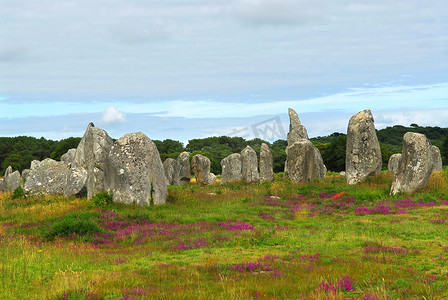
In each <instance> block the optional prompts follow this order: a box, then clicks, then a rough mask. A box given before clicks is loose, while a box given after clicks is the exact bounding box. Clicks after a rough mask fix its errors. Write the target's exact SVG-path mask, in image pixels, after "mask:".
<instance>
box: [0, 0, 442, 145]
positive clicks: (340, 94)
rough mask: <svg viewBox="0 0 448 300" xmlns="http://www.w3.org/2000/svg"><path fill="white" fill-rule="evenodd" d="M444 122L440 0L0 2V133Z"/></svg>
mask: <svg viewBox="0 0 448 300" xmlns="http://www.w3.org/2000/svg"><path fill="white" fill-rule="evenodd" d="M288 107H292V108H294V109H295V110H296V111H297V113H298V114H299V117H300V118H301V121H302V123H303V124H304V125H305V126H306V127H307V129H308V132H309V135H310V136H318V135H328V134H331V133H332V132H335V131H338V132H346V127H347V124H348V120H349V118H350V116H352V115H353V114H355V113H357V112H359V111H361V110H364V109H367V108H370V109H371V110H372V113H373V115H374V117H375V124H376V127H377V128H383V127H386V126H390V125H394V124H401V125H406V126H408V125H410V124H411V123H417V124H419V125H421V126H430V125H431V126H441V127H448V1H446V0H427V1H420V0H405V1H389V0H387V1H386V0H377V1H365V0H358V1H351V0H188V1H187V0H73V1H65V0H40V1H35V0H0V136H17V135H29V136H36V137H41V136H44V137H46V138H51V139H62V138H66V137H70V136H82V134H83V132H84V130H85V128H86V127H87V124H88V123H89V122H90V121H93V122H94V123H95V124H96V126H98V127H101V128H104V129H105V130H107V131H108V132H109V134H110V135H111V136H112V137H115V138H118V137H120V136H121V135H123V134H124V133H127V132H132V131H143V132H144V133H146V134H147V135H148V136H149V137H150V138H153V139H166V138H171V139H176V140H180V141H183V142H185V141H187V140H188V139H191V138H202V137H206V136H212V135H232V136H234V135H239V136H244V137H246V138H251V137H254V136H259V137H261V138H265V139H269V140H275V139H277V138H279V137H284V135H285V133H286V132H287V129H288V119H287V109H288Z"/></svg>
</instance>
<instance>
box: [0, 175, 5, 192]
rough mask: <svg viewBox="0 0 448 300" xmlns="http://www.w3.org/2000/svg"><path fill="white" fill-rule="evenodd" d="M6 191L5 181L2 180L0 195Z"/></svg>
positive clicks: (0, 179)
mask: <svg viewBox="0 0 448 300" xmlns="http://www.w3.org/2000/svg"><path fill="white" fill-rule="evenodd" d="M4 191H5V179H3V178H0V193H1V192H4Z"/></svg>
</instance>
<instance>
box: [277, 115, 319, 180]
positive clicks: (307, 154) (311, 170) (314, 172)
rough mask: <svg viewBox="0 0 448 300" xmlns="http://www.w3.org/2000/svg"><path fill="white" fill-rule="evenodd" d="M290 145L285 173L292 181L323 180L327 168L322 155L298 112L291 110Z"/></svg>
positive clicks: (287, 151)
mask: <svg viewBox="0 0 448 300" xmlns="http://www.w3.org/2000/svg"><path fill="white" fill-rule="evenodd" d="M288 113H289V133H288V147H286V162H285V174H286V175H287V176H288V178H289V179H290V180H291V181H296V182H309V181H314V180H323V179H324V177H325V173H326V172H327V168H326V167H325V165H324V161H323V159H322V155H321V154H320V151H319V149H317V148H316V147H315V146H314V145H313V143H311V141H310V140H309V139H308V133H307V132H306V129H305V127H304V126H303V125H302V124H301V123H300V120H299V117H298V115H297V113H296V112H295V111H294V110H293V109H292V108H290V109H289V111H288Z"/></svg>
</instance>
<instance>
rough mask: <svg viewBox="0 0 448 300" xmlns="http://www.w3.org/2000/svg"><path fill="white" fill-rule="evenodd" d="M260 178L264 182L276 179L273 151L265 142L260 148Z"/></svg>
mask: <svg viewBox="0 0 448 300" xmlns="http://www.w3.org/2000/svg"><path fill="white" fill-rule="evenodd" d="M260 180H261V181H263V182H266V181H272V180H274V171H273V158H272V152H271V149H269V146H268V145H267V144H265V143H262V144H261V149H260Z"/></svg>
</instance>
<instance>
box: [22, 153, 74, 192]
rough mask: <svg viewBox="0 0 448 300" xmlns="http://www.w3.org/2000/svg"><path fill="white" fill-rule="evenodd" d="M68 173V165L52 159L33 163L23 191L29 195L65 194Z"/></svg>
mask: <svg viewBox="0 0 448 300" xmlns="http://www.w3.org/2000/svg"><path fill="white" fill-rule="evenodd" d="M68 173H69V166H68V165H67V164H65V163H62V162H59V161H55V160H53V159H51V158H46V159H44V160H43V161H41V162H37V161H33V162H32V163H31V169H30V172H29V173H28V176H27V178H26V181H25V183H24V186H23V189H24V191H25V192H29V193H44V194H63V193H64V188H65V185H66V184H67V177H68Z"/></svg>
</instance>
